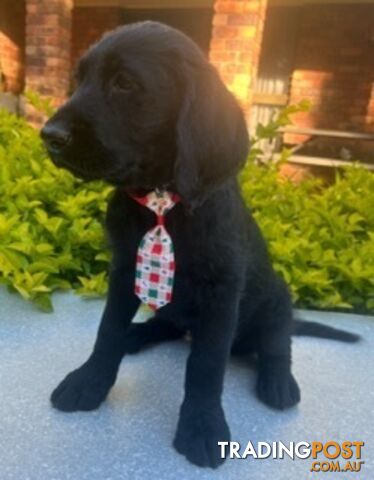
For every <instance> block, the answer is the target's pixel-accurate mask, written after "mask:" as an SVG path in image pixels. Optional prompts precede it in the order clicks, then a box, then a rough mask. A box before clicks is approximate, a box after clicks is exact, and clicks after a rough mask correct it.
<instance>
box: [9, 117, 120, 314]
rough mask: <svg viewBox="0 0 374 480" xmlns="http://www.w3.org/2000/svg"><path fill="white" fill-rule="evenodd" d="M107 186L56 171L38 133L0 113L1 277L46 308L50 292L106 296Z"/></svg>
mask: <svg viewBox="0 0 374 480" xmlns="http://www.w3.org/2000/svg"><path fill="white" fill-rule="evenodd" d="M110 191H111V188H110V187H108V186H105V185H103V184H100V183H99V182H96V183H90V184H84V183H82V182H81V181H79V180H76V179H74V178H73V176H72V175H70V174H69V173H68V172H66V171H64V170H59V169H57V168H55V167H54V165H53V164H52V163H51V162H50V160H49V159H48V158H47V156H46V153H45V151H44V149H43V147H42V144H41V142H40V140H39V135H38V132H37V131H35V130H34V129H33V128H32V127H30V126H29V125H27V124H26V122H25V121H24V120H22V119H20V118H17V117H16V116H14V115H11V114H9V113H7V112H5V111H0V198H1V204H0V282H2V283H3V284H5V285H7V286H8V287H9V288H10V289H12V290H16V291H18V292H19V293H20V294H21V295H22V297H23V298H25V299H27V300H31V301H32V302H34V303H35V304H36V305H37V306H38V307H40V308H41V309H42V310H45V311H50V310H51V309H52V305H51V300H50V293H51V292H53V291H54V290H56V289H70V288H73V289H74V290H76V291H77V292H78V293H82V294H85V295H95V294H104V293H105V290H106V271H107V263H108V258H109V254H108V251H107V250H106V249H105V242H104V235H103V229H102V221H103V216H104V212H105V209H106V202H107V199H108V196H109V194H110Z"/></svg>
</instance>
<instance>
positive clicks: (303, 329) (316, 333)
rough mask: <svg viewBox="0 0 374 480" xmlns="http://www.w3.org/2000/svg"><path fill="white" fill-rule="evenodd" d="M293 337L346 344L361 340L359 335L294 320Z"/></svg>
mask: <svg viewBox="0 0 374 480" xmlns="http://www.w3.org/2000/svg"><path fill="white" fill-rule="evenodd" d="M293 335H295V336H305V337H318V338H329V339H331V340H339V341H341V342H347V343H354V342H358V341H359V340H360V339H361V337H360V335H357V334H355V333H350V332H346V331H344V330H339V329H338V328H334V327H329V326H327V325H323V324H322V323H318V322H306V321H304V320H298V319H295V320H294V330H293Z"/></svg>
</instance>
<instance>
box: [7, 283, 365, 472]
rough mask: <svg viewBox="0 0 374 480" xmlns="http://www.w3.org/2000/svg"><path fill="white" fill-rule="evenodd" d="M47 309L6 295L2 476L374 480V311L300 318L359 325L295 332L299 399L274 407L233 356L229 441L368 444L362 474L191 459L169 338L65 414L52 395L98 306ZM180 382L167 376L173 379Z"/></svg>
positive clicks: (79, 355) (176, 358)
mask: <svg viewBox="0 0 374 480" xmlns="http://www.w3.org/2000/svg"><path fill="white" fill-rule="evenodd" d="M54 303H55V307H56V308H55V313H54V314H52V315H46V314H41V313H39V312H38V311H36V310H33V308H32V307H31V306H30V305H28V304H26V303H24V302H22V300H20V299H19V298H18V297H17V296H14V295H10V294H8V293H7V292H5V291H4V290H0V305H1V310H0V312H1V313H0V315H1V317H0V355H1V361H0V479H1V480H13V479H14V480H120V479H121V480H127V479H129V480H138V479H139V480H140V479H142V480H147V479H151V478H152V479H161V480H169V479H170V480H174V479H180V480H189V479H215V480H223V479H224V480H230V479H235V480H237V479H239V480H247V479H248V480H249V479H253V480H262V479H270V478H272V479H274V480H301V479H303V480H305V479H314V478H315V479H316V480H318V479H319V478H322V477H323V478H324V479H326V480H328V479H330V478H336V479H340V480H346V479H345V478H343V477H347V478H348V476H349V478H352V479H355V478H357V480H369V479H373V478H374V449H373V444H374V429H373V424H374V414H373V412H374V382H373V380H374V317H362V316H355V315H337V314H322V313H315V312H309V313H307V312H303V316H304V318H310V319H312V318H313V319H318V320H320V321H324V322H326V323H328V324H331V325H335V326H339V327H341V328H346V329H347V330H351V331H354V332H359V333H361V335H362V336H363V338H364V340H363V341H362V342H361V343H359V344H353V345H347V344H341V343H338V342H334V341H329V340H318V339H309V338H297V339H295V341H294V350H293V351H294V355H293V356H294V372H295V376H296V377H297V379H298V381H299V384H300V386H301V390H302V401H301V403H300V405H299V406H298V407H296V408H294V409H291V410H289V411H287V412H283V413H282V412H280V413H279V412H275V411H272V410H270V409H268V408H267V407H265V406H264V405H263V404H261V403H260V402H259V401H258V400H257V399H256V398H255V396H254V393H253V389H254V381H255V372H254V371H253V370H249V369H248V368H247V367H246V366H245V365H244V364H238V363H235V362H232V363H230V365H229V368H228V371H227V375H226V382H225V394H224V406H225V409H226V416H227V419H228V422H229V424H230V426H231V433H232V439H233V440H235V441H238V442H240V443H242V444H243V445H246V444H247V442H248V441H249V440H251V441H252V442H253V443H254V444H256V443H257V442H259V441H266V442H273V441H278V440H279V441H283V442H290V441H295V442H298V441H322V442H324V441H328V440H336V441H344V440H351V441H364V442H365V443H366V445H365V447H364V449H363V458H362V460H364V461H365V465H364V467H363V470H362V471H361V473H360V474H357V473H349V474H347V475H344V474H342V473H324V474H323V475H318V474H317V473H311V472H310V467H311V463H312V462H311V460H310V459H307V460H295V461H292V460H291V459H289V458H286V459H284V460H253V459H249V458H248V459H241V460H228V461H226V463H225V464H224V465H223V466H222V467H221V468H220V469H218V470H215V471H212V470H202V469H199V468H197V467H194V466H192V465H190V464H189V463H188V462H187V461H186V460H185V459H184V458H183V457H181V456H180V455H178V454H177V453H176V452H175V451H174V450H173V448H172V446H171V442H172V438H173V435H174V429H175V426H176V422H177V412H178V409H179V404H180V402H181V400H182V385H183V377H184V368H185V361H186V356H187V353H188V344H187V343H186V342H179V343H174V344H164V345H162V346H158V347H157V348H153V349H151V350H148V351H147V352H144V353H142V354H140V355H138V356H132V357H127V358H126V359H125V360H124V361H123V364H122V368H121V371H120V374H119V378H118V380H117V383H116V385H115V387H114V388H113V390H112V391H111V393H110V395H109V398H108V400H107V402H106V403H105V404H104V405H103V406H102V407H101V408H100V409H99V410H98V411H96V412H91V413H74V414H63V413H60V412H57V411H56V410H53V409H52V408H51V407H50V404H49V400H48V398H49V394H50V392H51V390H52V389H53V388H54V387H55V386H56V384H57V383H58V382H59V381H60V380H61V379H62V377H63V376H65V374H66V373H68V372H69V371H70V370H71V369H73V368H75V367H77V366H79V365H80V364H81V363H82V362H83V361H84V360H85V359H86V357H87V356H88V354H89V353H90V350H91V348H92V345H93V341H94V338H95V333H96V329H97V325H98V321H99V318H100V314H101V311H102V309H103V302H102V301H96V300H95V301H93V300H91V301H84V300H82V299H80V298H78V297H75V296H74V295H72V294H61V295H57V296H55V299H54ZM171 374H172V378H174V379H175V380H173V381H171V382H170V380H169V378H170V375H171Z"/></svg>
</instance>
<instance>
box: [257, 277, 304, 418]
mask: <svg viewBox="0 0 374 480" xmlns="http://www.w3.org/2000/svg"><path fill="white" fill-rule="evenodd" d="M259 314H260V315H261V326H260V334H259V345H258V356H259V372H258V380H257V394H258V396H259V398H260V399H261V400H262V401H263V402H264V403H266V404H267V405H270V406H271V407H273V408H277V409H284V408H288V407H292V406H293V405H295V404H296V403H298V402H299V401H300V390H299V387H298V385H297V383H296V380H295V379H294V377H293V375H292V373H291V330H292V305H291V301H290V298H289V294H288V291H287V288H286V287H285V285H283V283H282V282H280V283H279V289H278V290H277V291H276V292H275V294H274V295H273V298H272V300H271V301H269V302H268V303H267V304H266V305H264V306H263V308H262V309H260V312H259Z"/></svg>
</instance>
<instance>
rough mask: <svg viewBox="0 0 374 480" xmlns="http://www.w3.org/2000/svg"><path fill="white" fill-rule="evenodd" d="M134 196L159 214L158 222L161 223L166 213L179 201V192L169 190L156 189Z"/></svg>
mask: <svg viewBox="0 0 374 480" xmlns="http://www.w3.org/2000/svg"><path fill="white" fill-rule="evenodd" d="M132 198H133V199H134V200H136V201H137V202H138V203H140V204H141V205H143V206H144V207H147V208H149V209H150V210H152V212H154V213H155V214H156V215H157V223H158V224H159V225H163V222H164V220H163V217H164V215H166V213H167V212H168V211H169V210H171V209H172V208H173V207H174V205H175V204H176V203H177V202H178V201H179V197H178V195H177V194H175V193H171V192H168V191H167V190H154V191H152V192H149V193H148V194H147V195H145V196H144V197H137V196H132Z"/></svg>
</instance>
